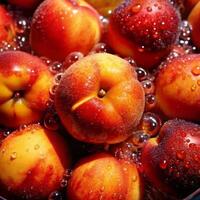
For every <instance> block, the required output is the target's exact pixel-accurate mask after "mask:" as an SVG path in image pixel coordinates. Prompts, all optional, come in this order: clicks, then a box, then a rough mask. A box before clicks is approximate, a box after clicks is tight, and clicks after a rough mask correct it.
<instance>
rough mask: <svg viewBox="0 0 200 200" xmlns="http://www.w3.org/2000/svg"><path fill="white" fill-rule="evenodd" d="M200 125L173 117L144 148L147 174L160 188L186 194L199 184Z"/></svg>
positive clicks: (143, 155) (142, 159)
mask: <svg viewBox="0 0 200 200" xmlns="http://www.w3.org/2000/svg"><path fill="white" fill-rule="evenodd" d="M199 152H200V126H199V125H198V124H194V123H191V122H186V121H184V120H176V119H175V120H170V121H168V122H166V123H165V124H164V125H163V127H162V128H161V131H160V136H159V137H158V138H153V139H150V140H149V141H148V142H147V143H146V145H145V146H144V148H143V150H142V156H141V161H142V164H143V170H144V173H145V174H146V175H147V177H148V178H149V180H150V181H151V182H152V183H153V184H154V186H156V187H157V188H158V189H159V190H161V191H164V192H168V193H171V194H174V196H177V195H178V196H181V197H184V196H186V195H188V194H190V193H191V192H192V191H194V190H196V189H197V188H198V187H199V185H200V174H199V169H200V154H199Z"/></svg>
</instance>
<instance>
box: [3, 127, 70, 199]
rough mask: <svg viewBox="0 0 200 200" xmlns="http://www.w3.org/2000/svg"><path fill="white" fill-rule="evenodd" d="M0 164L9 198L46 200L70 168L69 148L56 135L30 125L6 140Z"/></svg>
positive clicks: (57, 187)
mask: <svg viewBox="0 0 200 200" xmlns="http://www.w3.org/2000/svg"><path fill="white" fill-rule="evenodd" d="M0 163H1V165H0V184H1V185H2V187H1V188H3V189H4V191H5V192H6V193H7V195H9V194H14V195H16V196H18V197H21V199H23V198H24V197H25V198H28V199H43V198H47V197H48V195H49V194H50V193H51V192H52V191H54V190H56V189H59V187H60V182H61V180H62V177H63V174H64V172H65V169H66V168H68V167H69V163H70V158H69V152H68V145H67V144H66V142H65V140H64V139H63V138H62V137H61V136H60V135H59V134H58V133H57V132H53V131H50V130H47V129H45V128H43V127H42V126H41V125H38V124H34V125H30V126H27V127H26V128H24V129H22V130H16V131H15V132H13V133H11V134H10V135H9V136H8V137H7V138H6V139H4V140H3V142H2V143H1V145H0Z"/></svg>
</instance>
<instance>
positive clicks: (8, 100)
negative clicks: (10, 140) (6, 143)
mask: <svg viewBox="0 0 200 200" xmlns="http://www.w3.org/2000/svg"><path fill="white" fill-rule="evenodd" d="M52 85H53V75H52V74H51V73H50V71H49V69H48V66H46V65H45V64H44V63H43V62H42V61H41V60H40V59H39V58H37V57H35V56H33V55H30V54H28V53H25V52H21V51H7V52H3V53H1V54H0V91H1V92H0V115H1V116H2V117H0V124H1V125H4V126H7V127H12V128H16V127H18V126H20V125H23V124H30V123H33V122H37V121H39V120H40V119H41V118H42V116H43V114H44V111H45V109H46V108H47V101H48V99H49V90H50V88H51V86H52Z"/></svg>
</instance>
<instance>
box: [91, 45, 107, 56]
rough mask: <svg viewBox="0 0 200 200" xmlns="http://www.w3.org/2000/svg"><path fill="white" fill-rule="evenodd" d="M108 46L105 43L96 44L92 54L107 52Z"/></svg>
mask: <svg viewBox="0 0 200 200" xmlns="http://www.w3.org/2000/svg"><path fill="white" fill-rule="evenodd" d="M108 51H109V49H108V46H107V44H105V43H98V44H96V45H95V46H94V48H93V49H92V50H91V52H90V54H93V53H105V52H108Z"/></svg>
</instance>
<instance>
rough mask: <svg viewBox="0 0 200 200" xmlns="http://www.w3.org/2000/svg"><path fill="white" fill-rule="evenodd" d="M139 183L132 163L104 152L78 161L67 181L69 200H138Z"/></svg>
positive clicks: (140, 189) (140, 193)
mask: <svg viewBox="0 0 200 200" xmlns="http://www.w3.org/2000/svg"><path fill="white" fill-rule="evenodd" d="M141 195H142V184H141V180H140V177H139V174H138V170H137V168H136V166H135V164H133V163H129V162H126V161H123V160H117V159H116V158H114V157H113V156H111V155H109V154H107V153H99V154H94V155H92V156H89V157H87V158H85V159H82V160H81V161H80V163H79V164H78V165H77V166H76V167H75V169H74V171H73V173H72V177H71V179H70V180H69V183H68V188H67V196H68V198H69V200H85V199H88V200H96V199H104V200H110V199H116V200H117V199H123V200H139V199H141Z"/></svg>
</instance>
